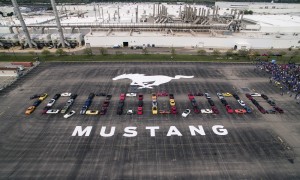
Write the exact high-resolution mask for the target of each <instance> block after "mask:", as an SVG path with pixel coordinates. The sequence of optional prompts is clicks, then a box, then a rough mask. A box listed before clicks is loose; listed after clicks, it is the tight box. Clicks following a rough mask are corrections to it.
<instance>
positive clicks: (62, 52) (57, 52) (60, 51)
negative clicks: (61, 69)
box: [55, 48, 67, 56]
mask: <svg viewBox="0 0 300 180" xmlns="http://www.w3.org/2000/svg"><path fill="white" fill-rule="evenodd" d="M55 54H57V55H59V56H65V55H67V52H66V51H64V50H63V49H61V48H59V49H57V50H56V51H55Z"/></svg>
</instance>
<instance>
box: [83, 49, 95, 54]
mask: <svg viewBox="0 0 300 180" xmlns="http://www.w3.org/2000/svg"><path fill="white" fill-rule="evenodd" d="M83 54H85V55H87V56H92V55H93V51H92V49H91V48H85V49H84V50H83Z"/></svg>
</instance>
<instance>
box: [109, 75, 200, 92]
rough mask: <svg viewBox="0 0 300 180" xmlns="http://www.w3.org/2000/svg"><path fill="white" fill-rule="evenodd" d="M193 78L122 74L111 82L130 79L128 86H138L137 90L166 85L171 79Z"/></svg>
mask: <svg viewBox="0 0 300 180" xmlns="http://www.w3.org/2000/svg"><path fill="white" fill-rule="evenodd" d="M193 77H194V76H182V75H176V76H175V77H169V76H164V75H155V76H145V74H122V75H120V76H117V77H114V78H113V79H112V80H114V81H115V80H119V79H131V81H132V82H131V84H130V85H138V86H140V87H139V88H138V89H143V88H150V89H152V88H153V86H159V85H161V84H164V83H167V82H169V81H171V80H173V79H180V78H193Z"/></svg>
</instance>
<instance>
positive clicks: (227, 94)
mask: <svg viewBox="0 0 300 180" xmlns="http://www.w3.org/2000/svg"><path fill="white" fill-rule="evenodd" d="M222 95H223V96H225V97H231V96H232V94H230V93H229V92H226V93H222Z"/></svg>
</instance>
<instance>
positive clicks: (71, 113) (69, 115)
mask: <svg viewBox="0 0 300 180" xmlns="http://www.w3.org/2000/svg"><path fill="white" fill-rule="evenodd" d="M74 114H75V111H74V110H72V111H70V112H68V113H67V114H65V115H64V118H69V117H71V116H73V115H74Z"/></svg>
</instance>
